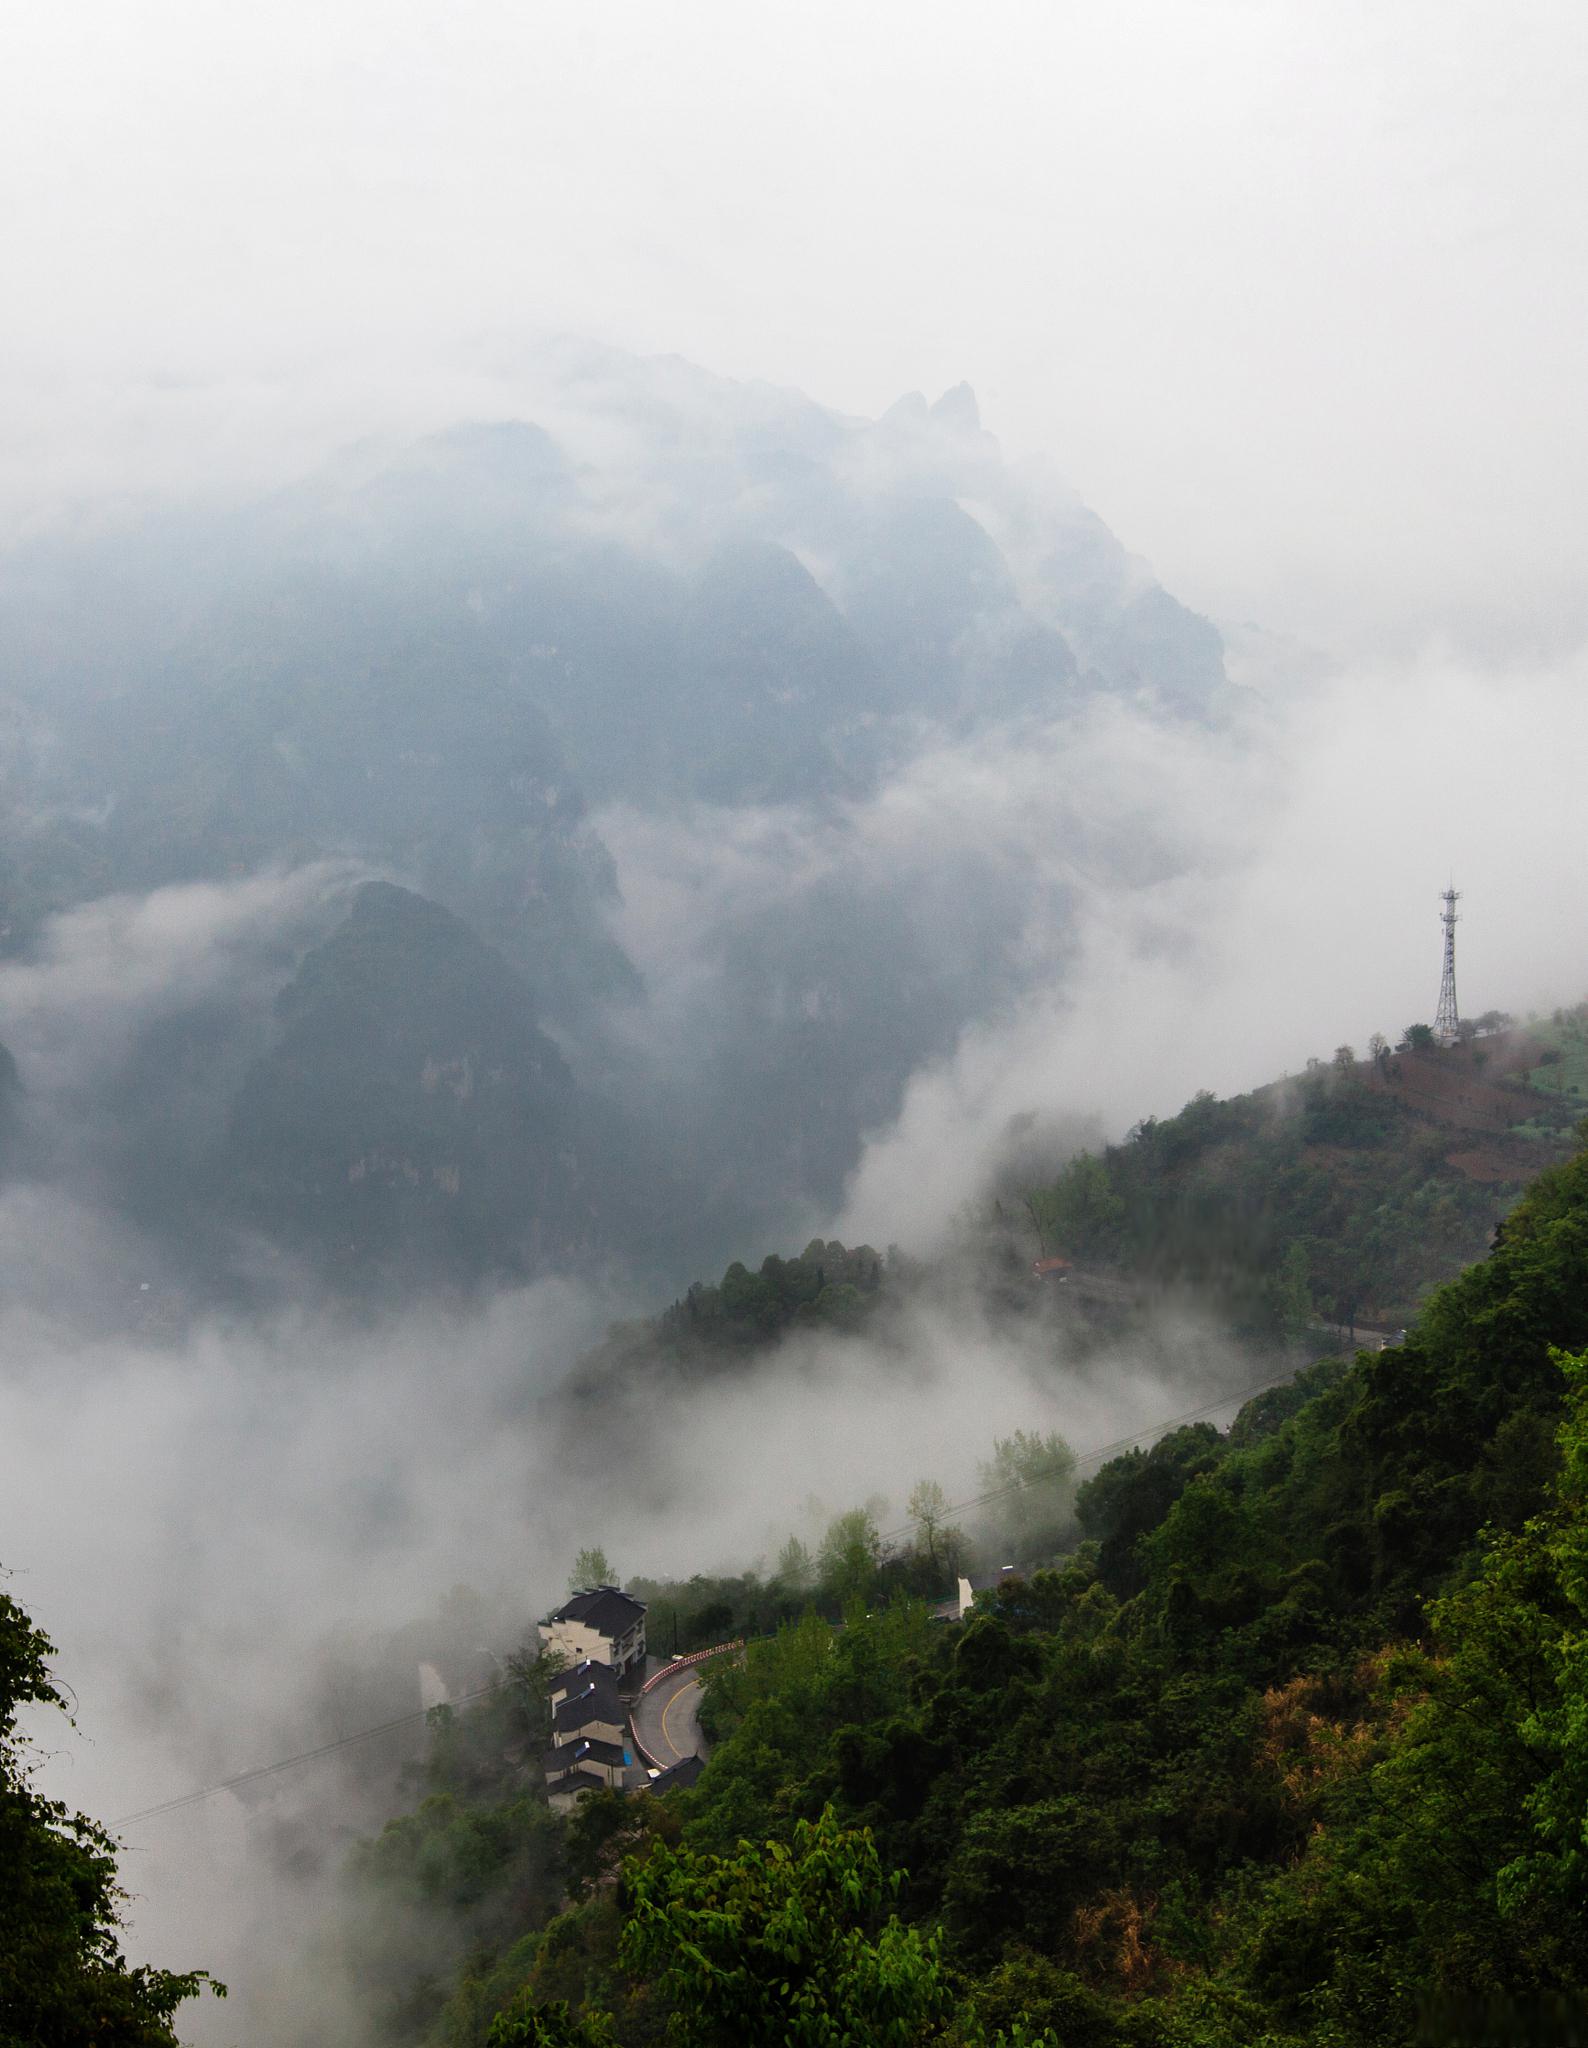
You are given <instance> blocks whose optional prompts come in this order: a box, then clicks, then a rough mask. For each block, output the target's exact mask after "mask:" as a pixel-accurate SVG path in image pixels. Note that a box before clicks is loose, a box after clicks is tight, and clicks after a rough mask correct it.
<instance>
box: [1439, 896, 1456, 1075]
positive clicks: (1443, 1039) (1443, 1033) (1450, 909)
mask: <svg viewBox="0 0 1588 2048" xmlns="http://www.w3.org/2000/svg"><path fill="white" fill-rule="evenodd" d="M1440 897H1441V900H1442V902H1443V903H1444V906H1445V907H1444V910H1443V912H1442V913H1441V915H1440V919H1439V922H1440V923H1441V924H1442V925H1443V926H1444V928H1445V971H1444V974H1443V976H1442V977H1441V978H1440V983H1439V1009H1438V1012H1437V1014H1436V1015H1435V1017H1434V1037H1435V1038H1436V1039H1437V1040H1438V1041H1439V1043H1440V1044H1441V1045H1454V1044H1455V1042H1456V1040H1457V1039H1458V1038H1459V1037H1460V1036H1461V1016H1460V1012H1459V1011H1458V1010H1457V1008H1456V922H1457V920H1456V905H1457V903H1458V902H1459V901H1460V899H1461V891H1460V890H1459V889H1455V888H1451V889H1444V890H1441V891H1440Z"/></svg>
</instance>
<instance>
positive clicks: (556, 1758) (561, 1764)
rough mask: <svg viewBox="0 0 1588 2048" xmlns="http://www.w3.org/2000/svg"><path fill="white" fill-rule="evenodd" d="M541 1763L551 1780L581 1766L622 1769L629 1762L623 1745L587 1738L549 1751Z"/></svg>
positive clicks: (566, 1743)
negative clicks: (600, 1765) (597, 1765)
mask: <svg viewBox="0 0 1588 2048" xmlns="http://www.w3.org/2000/svg"><path fill="white" fill-rule="evenodd" d="M540 1762H541V1768H542V1769H543V1770H544V1771H545V1773H546V1777H547V1779H548V1780H550V1779H552V1778H557V1777H562V1776H564V1775H565V1774H566V1773H567V1772H569V1771H575V1770H577V1769H578V1768H579V1766H580V1765H581V1764H605V1765H608V1766H611V1767H614V1768H617V1767H621V1766H622V1765H623V1764H625V1763H627V1762H628V1752H627V1751H626V1750H625V1749H624V1748H623V1746H622V1744H621V1743H617V1742H595V1741H593V1740H591V1739H590V1738H589V1737H588V1736H586V1737H585V1738H583V1739H582V1740H581V1741H579V1742H565V1743H564V1744H563V1746H562V1747H561V1749H548V1750H547V1752H546V1754H545V1755H544V1756H543V1757H542V1758H541V1760H540Z"/></svg>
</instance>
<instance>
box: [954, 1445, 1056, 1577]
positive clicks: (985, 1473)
mask: <svg viewBox="0 0 1588 2048" xmlns="http://www.w3.org/2000/svg"><path fill="white" fill-rule="evenodd" d="M978 1472H979V1476H980V1479H981V1489H982V1492H983V1493H984V1494H985V1495H988V1496H990V1498H989V1499H987V1500H986V1501H985V1503H984V1506H983V1515H984V1518H985V1521H986V1526H987V1530H988V1534H989V1537H990V1539H991V1541H992V1542H993V1543H994V1544H995V1545H996V1546H997V1548H998V1549H999V1550H1001V1551H1008V1552H1010V1553H1012V1555H1011V1557H1010V1558H1009V1559H1008V1560H1006V1561H1008V1562H1014V1563H1024V1562H1026V1561H1028V1560H1029V1559H1032V1558H1040V1557H1047V1556H1050V1555H1051V1554H1052V1553H1053V1552H1054V1551H1055V1550H1057V1549H1058V1547H1059V1546H1060V1544H1061V1543H1063V1541H1064V1540H1065V1538H1066V1537H1067V1536H1068V1535H1069V1534H1070V1533H1071V1531H1072V1530H1073V1527H1074V1508H1075V1453H1074V1452H1073V1451H1072V1450H1071V1449H1070V1447H1069V1445H1068V1444H1067V1443H1066V1442H1065V1441H1064V1439H1063V1437H1061V1436H1060V1435H1059V1434H1058V1433H1057V1432H1056V1431H1054V1430H1049V1431H1047V1432H1045V1433H1044V1432H1042V1431H1040V1430H1028V1429H1017V1430H1016V1431H1015V1432H1014V1434H1013V1435H1012V1436H1007V1437H999V1438H997V1439H996V1440H995V1442H994V1444H993V1451H992V1456H991V1457H990V1458H989V1459H988V1460H987V1461H986V1462H985V1463H984V1464H982V1465H981V1466H979V1467H978Z"/></svg>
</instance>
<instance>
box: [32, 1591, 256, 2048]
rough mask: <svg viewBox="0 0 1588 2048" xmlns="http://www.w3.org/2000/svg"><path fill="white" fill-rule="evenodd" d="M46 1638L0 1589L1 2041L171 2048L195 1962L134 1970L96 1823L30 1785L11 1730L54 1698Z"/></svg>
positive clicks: (199, 1977) (59, 2047) (195, 1979)
mask: <svg viewBox="0 0 1588 2048" xmlns="http://www.w3.org/2000/svg"><path fill="white" fill-rule="evenodd" d="M53 1648H54V1646H53V1644H51V1642H50V1641H49V1639H48V1638H47V1637H46V1636H45V1635H44V1634H43V1633H42V1632H41V1631H40V1630H38V1629H37V1628H35V1627H34V1626H33V1623H32V1621H31V1620H30V1619H29V1617H28V1616H27V1615H26V1614H25V1613H24V1612H23V1610H22V1609H21V1608H20V1607H18V1606H17V1605H16V1603H15V1602H14V1601H13V1600H11V1599H10V1597H9V1596H8V1595H6V1594H4V1593H0V2043H4V2044H5V2048H89V2044H93V2048H174V2044H175V2041H176V2033H175V2030H174V2028H173V2026H172V2023H171V2022H172V2015H173V2014H174V2013H175V2011H176V2009H177V2007H178V2006H179V2005H180V2004H182V2002H183V2001H184V2000H185V1999H189V1998H192V1997H194V1996H195V1995H196V1994H197V1993H198V1992H199V1990H200V1989H201V1988H202V1987H204V1986H205V1985H206V1984H207V1985H209V1987H210V1988H211V1989H212V1990H213V1991H215V1992H217V1993H219V1994H220V1995H222V1996H224V1987H223V1986H221V1985H219V1984H216V1983H214V1982H213V1980H212V1979H210V1978H209V1976H208V1975H207V1973H206V1972H204V1971H202V1970H197V1971H190V1972H187V1973H185V1974H181V1975H177V1974H173V1973H172V1972H171V1971H169V1970H156V1969H149V1968H133V1967H131V1966H129V1964H128V1963H127V1962H126V1960H125V1958H124V1957H123V1955H122V1952H121V1943H120V1925H119V1923H120V1908H121V1901H122V1896H123V1895H122V1893H121V1890H120V1888H119V1887H118V1885H117V1882H116V1861H115V1844H114V1843H113V1842H112V1840H111V1838H110V1836H109V1835H108V1834H107V1833H106V1831H105V1830H104V1829H103V1828H102V1827H100V1826H98V1825H97V1824H96V1823H95V1822H93V1821H91V1820H87V1819H85V1818H84V1817H83V1815H81V1814H78V1813H73V1812H71V1811H70V1810H69V1809H68V1808H67V1807H65V1806H64V1805H62V1804H61V1803H60V1802H59V1801H58V1800H53V1799H46V1798H44V1797H43V1796H42V1795H41V1794H40V1793H39V1792H38V1791H37V1789H36V1788H35V1785H34V1783H33V1759H32V1756H31V1754H30V1750H29V1745H28V1743H27V1740H26V1738H25V1737H23V1736H22V1735H21V1733H20V1732H19V1730H18V1727H17V1715H18V1711H19V1710H20V1709H22V1708H25V1707H37V1706H47V1707H57V1708H60V1709H61V1710H62V1711H63V1712H64V1711H65V1702H64V1699H63V1696H62V1694H61V1691H60V1689H59V1687H58V1686H57V1685H56V1683H55V1681H54V1679H53V1677H52V1675H51V1672H50V1666H49V1660H50V1657H51V1655H52V1652H53Z"/></svg>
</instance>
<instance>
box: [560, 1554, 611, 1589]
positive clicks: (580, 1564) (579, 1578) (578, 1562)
mask: <svg viewBox="0 0 1588 2048" xmlns="http://www.w3.org/2000/svg"><path fill="white" fill-rule="evenodd" d="M616 1584H617V1574H616V1573H615V1572H614V1571H613V1569H612V1566H611V1565H610V1563H609V1562H608V1561H607V1554H606V1552H605V1551H604V1550H602V1549H601V1548H600V1546H599V1545H597V1546H596V1547H595V1548H594V1549H591V1550H581V1551H580V1553H579V1555H578V1556H577V1557H576V1558H575V1559H574V1561H573V1570H572V1571H571V1572H570V1573H569V1574H568V1591H569V1592H570V1593H577V1592H580V1591H582V1590H583V1589H584V1588H585V1587H587V1586H615V1585H616Z"/></svg>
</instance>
